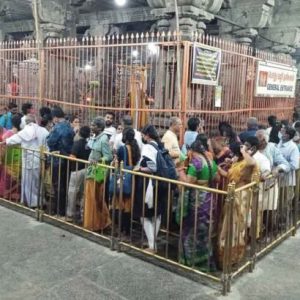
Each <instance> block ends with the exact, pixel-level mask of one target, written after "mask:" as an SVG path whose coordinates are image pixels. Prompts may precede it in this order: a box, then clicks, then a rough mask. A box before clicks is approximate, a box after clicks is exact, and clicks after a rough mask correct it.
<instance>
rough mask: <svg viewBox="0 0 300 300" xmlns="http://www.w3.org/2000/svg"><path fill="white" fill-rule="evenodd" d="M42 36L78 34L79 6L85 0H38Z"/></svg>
mask: <svg viewBox="0 0 300 300" xmlns="http://www.w3.org/2000/svg"><path fill="white" fill-rule="evenodd" d="M36 1H37V10H38V16H37V17H38V18H39V20H38V21H39V24H40V30H41V38H42V40H43V41H46V40H47V39H48V38H60V37H72V36H76V23H77V20H78V7H79V6H81V5H82V4H83V3H84V2H85V0H36Z"/></svg>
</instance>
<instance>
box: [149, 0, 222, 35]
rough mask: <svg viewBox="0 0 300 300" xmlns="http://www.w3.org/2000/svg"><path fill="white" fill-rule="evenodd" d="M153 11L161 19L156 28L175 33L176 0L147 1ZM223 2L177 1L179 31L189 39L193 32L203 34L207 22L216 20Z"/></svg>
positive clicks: (216, 0)
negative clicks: (215, 17) (215, 15)
mask: <svg viewBox="0 0 300 300" xmlns="http://www.w3.org/2000/svg"><path fill="white" fill-rule="evenodd" d="M147 1H148V4H149V6H150V7H151V8H153V9H152V14H154V15H155V16H156V17H159V18H160V20H159V21H158V22H157V23H156V28H157V29H158V30H159V31H168V30H171V31H175V30H176V18H175V6H174V4H175V2H174V0H147ZM222 2H223V0H211V1H203V0H177V4H178V15H179V29H180V31H181V32H182V34H183V36H185V37H189V36H191V33H192V32H195V31H198V32H199V33H203V32H204V31H205V29H206V25H205V22H207V21H211V20H212V19H214V14H216V13H217V12H218V11H219V9H220V8H221V5H222Z"/></svg>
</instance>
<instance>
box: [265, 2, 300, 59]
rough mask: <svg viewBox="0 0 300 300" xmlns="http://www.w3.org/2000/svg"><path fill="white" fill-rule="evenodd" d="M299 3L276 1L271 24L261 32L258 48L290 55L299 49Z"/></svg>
mask: <svg viewBox="0 0 300 300" xmlns="http://www.w3.org/2000/svg"><path fill="white" fill-rule="evenodd" d="M299 14H300V2H299V1H295V0H290V1H286V0H278V1H277V2H276V6H275V8H274V16H273V20H272V24H271V25H270V26H269V27H268V28H266V29H264V30H262V31H261V34H262V35H263V36H264V37H265V38H266V39H261V40H260V42H259V47H260V48H263V49H268V50H271V51H273V52H276V53H286V54H292V53H294V52H295V51H296V49H297V48H299V47H300V23H299Z"/></svg>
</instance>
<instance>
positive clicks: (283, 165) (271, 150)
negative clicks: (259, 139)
mask: <svg viewBox="0 0 300 300" xmlns="http://www.w3.org/2000/svg"><path fill="white" fill-rule="evenodd" d="M261 153H262V154H264V155H265V156H266V157H267V158H268V159H269V161H270V163H271V167H272V168H274V167H278V168H280V169H281V170H283V171H284V172H285V173H288V172H289V171H290V169H291V167H290V164H289V163H288V161H287V160H286V159H285V158H284V157H283V155H282V153H281V152H280V150H279V149H278V148H277V147H276V145H275V144H273V143H268V145H267V147H266V148H265V149H264V150H263V151H261Z"/></svg>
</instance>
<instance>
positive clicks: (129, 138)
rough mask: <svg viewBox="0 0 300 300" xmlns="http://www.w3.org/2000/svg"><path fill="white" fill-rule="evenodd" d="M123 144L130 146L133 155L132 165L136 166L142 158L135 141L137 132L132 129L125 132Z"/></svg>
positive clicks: (126, 129)
mask: <svg viewBox="0 0 300 300" xmlns="http://www.w3.org/2000/svg"><path fill="white" fill-rule="evenodd" d="M122 142H123V143H124V144H125V145H129V146H130V148H131V155H132V164H133V165H134V166H135V165H136V164H137V163H138V162H139V160H140V158H141V151H140V148H139V145H138V143H137V141H136V139H135V131H134V130H133V129H132V128H130V127H129V128H125V129H124V130H123V138H122Z"/></svg>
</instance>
